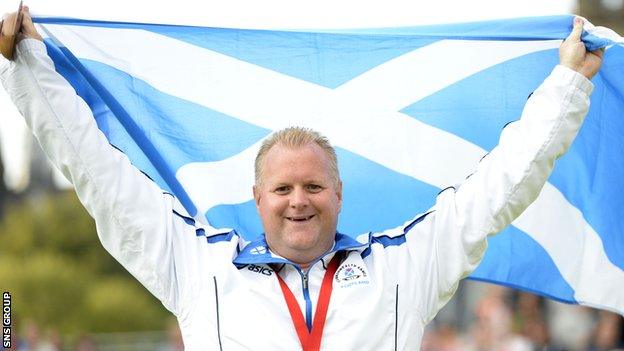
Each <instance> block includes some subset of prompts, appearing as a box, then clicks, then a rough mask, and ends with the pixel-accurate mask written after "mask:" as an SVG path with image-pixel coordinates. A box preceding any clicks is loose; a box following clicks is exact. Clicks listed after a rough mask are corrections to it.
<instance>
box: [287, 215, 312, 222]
mask: <svg viewBox="0 0 624 351" xmlns="http://www.w3.org/2000/svg"><path fill="white" fill-rule="evenodd" d="M314 216H316V215H310V216H294V217H286V219H287V220H289V221H291V222H305V221H309V220H310V219H312V217H314Z"/></svg>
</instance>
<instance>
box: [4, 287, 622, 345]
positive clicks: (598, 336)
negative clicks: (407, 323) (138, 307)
mask: <svg viewBox="0 0 624 351" xmlns="http://www.w3.org/2000/svg"><path fill="white" fill-rule="evenodd" d="M17 334H18V335H19V338H18V339H17V340H15V339H14V347H13V348H12V349H11V350H18V351H61V350H74V351H95V350H98V351H104V350H119V349H120V348H119V346H115V345H116V344H115V343H114V342H113V341H111V337H110V336H106V335H98V334H94V335H87V334H85V335H82V336H78V337H73V338H71V339H68V338H61V336H60V335H59V333H58V332H57V331H55V330H48V331H46V332H45V333H42V332H41V331H40V328H39V327H38V326H37V324H36V323H35V322H32V321H27V322H24V323H23V325H22V326H21V328H20V330H19V332H18V333H17ZM158 335H160V336H161V337H159V338H158V339H159V340H153V341H152V343H151V344H150V345H149V346H146V345H145V340H143V341H142V342H141V344H142V346H141V348H139V346H138V344H139V342H137V341H135V343H136V345H137V346H132V344H130V346H128V342H127V341H126V343H125V348H124V349H128V350H139V349H141V350H155V351H182V350H183V349H184V347H183V344H182V337H181V335H180V330H179V329H178V326H177V324H176V322H175V320H173V319H172V320H171V321H170V323H169V329H168V330H167V331H165V332H162V333H158ZM117 345H118V344H117ZM421 350H422V351H562V350H566V351H615V350H622V351H624V318H622V316H620V315H618V314H615V313H611V312H607V311H600V310H596V309H592V308H589V307H582V306H577V305H566V304H562V303H558V302H554V301H551V300H548V299H544V298H543V297H539V296H536V295H533V294H530V293H524V292H519V291H516V290H512V289H508V288H504V287H501V286H495V285H490V284H485V283H479V282H473V281H464V282H462V283H461V285H460V289H459V291H458V293H457V294H456V296H455V297H454V298H453V299H452V300H451V301H450V302H449V304H448V305H447V306H446V307H445V308H444V309H443V310H442V311H440V313H439V314H438V316H437V317H436V318H435V319H434V320H433V322H432V323H431V324H430V325H429V327H428V328H427V330H426V332H425V337H424V338H423V344H422V348H421Z"/></svg>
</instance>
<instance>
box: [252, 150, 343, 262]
mask: <svg viewBox="0 0 624 351" xmlns="http://www.w3.org/2000/svg"><path fill="white" fill-rule="evenodd" d="M253 190H254V198H255V201H256V207H257V209H258V213H259V214H260V219H261V220H262V225H263V227H264V231H265V235H266V240H267V243H268V244H269V247H270V248H271V250H273V251H274V252H276V253H277V254H279V255H281V256H283V257H286V258H288V259H290V260H291V261H293V262H295V263H304V264H305V263H309V262H311V261H312V260H314V259H316V258H318V257H319V256H320V255H322V254H323V253H324V252H326V251H327V250H329V249H330V248H331V247H332V245H333V242H334V237H335V234H336V223H337V220H338V213H340V207H341V205H342V184H341V183H338V184H336V182H335V181H334V179H333V178H332V174H331V171H330V162H329V157H328V156H327V155H326V154H325V152H324V151H323V149H322V148H321V147H320V146H318V145H316V144H314V143H311V144H308V145H305V146H302V147H300V148H295V149H291V148H287V147H285V146H282V145H280V144H276V145H274V146H273V147H272V148H271V149H269V151H268V152H267V153H266V155H265V157H264V160H263V165H262V179H261V184H260V185H259V186H255V187H254V189H253Z"/></svg>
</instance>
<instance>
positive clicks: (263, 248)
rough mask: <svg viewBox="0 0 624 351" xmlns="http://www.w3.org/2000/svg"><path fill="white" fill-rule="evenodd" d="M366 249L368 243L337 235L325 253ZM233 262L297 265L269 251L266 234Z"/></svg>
mask: <svg viewBox="0 0 624 351" xmlns="http://www.w3.org/2000/svg"><path fill="white" fill-rule="evenodd" d="M366 247H368V243H364V244H363V243H361V242H359V241H357V240H355V239H353V238H352V237H350V236H348V235H345V234H341V233H336V238H335V241H334V247H333V248H332V249H331V250H330V251H329V252H327V253H325V255H329V254H331V253H334V252H338V251H345V250H364V249H365V248H366ZM325 255H324V256H325ZM319 259H320V258H319ZM232 262H233V263H234V264H236V265H245V264H269V263H289V264H293V265H294V264H295V263H293V262H291V261H290V260H288V259H286V258H284V257H281V256H279V255H277V254H274V253H272V252H271V250H269V246H268V245H267V242H266V239H265V237H264V234H262V235H261V236H260V237H259V238H257V239H256V240H253V241H251V242H250V243H249V244H247V246H245V247H244V248H243V250H241V252H240V253H239V254H238V256H236V257H235V258H234V260H233V261H232Z"/></svg>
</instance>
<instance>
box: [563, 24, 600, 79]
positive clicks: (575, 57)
mask: <svg viewBox="0 0 624 351" xmlns="http://www.w3.org/2000/svg"><path fill="white" fill-rule="evenodd" d="M581 34H583V20H582V19H581V18H580V17H575V18H574V28H572V32H571V33H570V35H569V36H568V37H567V38H566V40H564V41H563V43H562V44H561V46H560V47H559V63H560V64H562V65H563V66H566V67H568V68H571V69H573V70H575V71H577V72H579V73H580V74H582V75H584V76H585V77H587V78H588V79H591V78H592V77H593V76H594V75H595V74H596V73H597V72H598V70H599V69H600V65H602V55H603V54H604V49H598V50H595V51H587V50H586V49H585V44H584V43H583V42H582V41H581Z"/></svg>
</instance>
